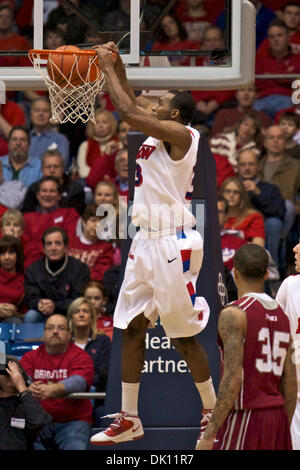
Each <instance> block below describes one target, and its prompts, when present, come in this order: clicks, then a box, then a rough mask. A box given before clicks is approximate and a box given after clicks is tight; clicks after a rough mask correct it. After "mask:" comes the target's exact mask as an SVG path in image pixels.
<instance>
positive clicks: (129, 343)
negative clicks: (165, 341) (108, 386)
mask: <svg viewBox="0 0 300 470" xmlns="http://www.w3.org/2000/svg"><path fill="white" fill-rule="evenodd" d="M148 325H149V320H147V318H146V317H145V316H144V315H143V314H141V315H138V316H137V317H136V318H134V319H133V320H132V321H131V322H130V324H129V325H128V328H127V329H126V330H124V331H123V336H122V411H124V412H125V413H127V414H129V415H133V416H137V415H138V393H139V386H140V376H141V373H142V370H143V366H144V360H145V337H146V330H147V328H148Z"/></svg>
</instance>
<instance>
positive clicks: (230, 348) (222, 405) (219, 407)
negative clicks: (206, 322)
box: [196, 306, 247, 450]
mask: <svg viewBox="0 0 300 470" xmlns="http://www.w3.org/2000/svg"><path fill="white" fill-rule="evenodd" d="M246 328H247V320H246V315H245V313H244V312H243V311H242V310H241V309H239V308H237V307H232V306H230V307H226V308H225V309H224V310H222V312H221V313H220V317H219V322H218V330H219V334H220V336H221V338H222V342H223V347H224V363H223V364H224V372H223V376H222V379H221V382H220V385H219V391H218V396H217V402H216V406H215V409H214V411H213V414H212V417H211V419H210V421H209V423H208V425H207V428H206V431H205V434H204V436H203V438H202V439H201V440H200V443H199V444H198V446H197V447H196V450H210V449H212V447H213V443H214V439H215V437H216V435H217V432H218V431H219V429H220V427H221V426H222V424H223V423H224V421H225V419H226V418H227V416H228V414H229V412H230V411H231V410H232V408H233V407H234V402H235V400H236V398H237V396H238V394H239V392H240V389H241V384H242V370H243V358H244V339H245V336H246Z"/></svg>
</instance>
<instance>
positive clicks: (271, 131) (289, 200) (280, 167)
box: [259, 125, 300, 235]
mask: <svg viewBox="0 0 300 470" xmlns="http://www.w3.org/2000/svg"><path fill="white" fill-rule="evenodd" d="M264 147H265V150H266V155H265V156H264V157H263V158H262V160H261V161H260V175H259V176H260V178H261V179H262V181H268V182H269V183H272V184H275V185H276V186H278V188H279V190H280V193H281V195H282V197H283V198H284V199H285V207H286V212H285V216H284V226H283V231H284V234H285V235H288V233H289V232H290V230H291V228H292V226H293V223H294V220H295V209H296V212H297V213H298V212H299V202H298V196H299V194H300V163H299V162H298V161H297V160H295V158H291V157H288V156H286V154H285V135H284V132H283V130H282V129H281V127H280V126H276V125H273V126H270V127H269V128H268V129H267V131H266V134H265V137H264ZM295 205H296V207H295Z"/></svg>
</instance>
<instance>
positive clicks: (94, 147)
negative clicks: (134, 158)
mask: <svg viewBox="0 0 300 470" xmlns="http://www.w3.org/2000/svg"><path fill="white" fill-rule="evenodd" d="M33 3H34V2H33V0H24V1H20V0H10V1H9V0H0V50H12V49H16V50H27V49H29V48H30V47H31V45H32V41H33ZM72 3H73V4H74V5H75V6H78V7H79V8H80V9H81V10H82V12H83V13H87V14H88V17H89V18H93V20H94V22H95V24H98V26H99V29H102V30H104V31H105V30H116V31H123V30H124V31H126V30H128V29H129V24H130V0H106V1H97V0H89V1H83V0H72ZM252 3H253V4H254V6H255V8H256V10H257V14H256V20H257V24H256V28H257V37H256V49H257V52H256V74H259V75H265V74H282V75H286V74H299V79H300V5H299V3H298V2H288V1H284V0H272V2H271V1H269V0H262V2H259V1H254V0H253V1H252ZM163 5H164V1H162V0H149V1H148V2H147V4H146V7H145V14H144V17H143V22H142V24H143V25H144V26H143V27H144V28H145V30H146V29H147V27H149V26H151V24H152V23H153V21H154V19H155V17H156V16H157V13H158V12H159V11H160V10H161V8H162V7H163ZM224 29H225V12H224V1H223V0H217V1H213V0H177V2H176V3H175V5H174V7H173V10H172V11H170V12H169V13H168V14H167V15H165V16H164V17H163V18H162V21H161V25H160V26H159V28H158V29H157V30H156V31H155V32H154V34H153V37H152V38H151V39H149V41H148V43H147V45H146V46H145V50H151V51H177V52H178V51H179V50H182V49H187V50H195V51H196V50H198V51H199V50H201V49H202V50H205V51H213V50H215V49H222V48H223V47H224ZM91 38H93V39H91ZM89 40H93V41H94V42H97V40H98V41H100V40H101V38H99V37H97V29H95V30H93V29H92V28H90V27H89V26H88V25H87V24H86V23H85V22H84V21H83V20H82V18H81V19H80V18H78V17H77V15H76V14H75V13H74V11H73V10H72V8H70V7H68V6H66V5H64V4H63V3H62V2H59V1H57V2H53V1H51V2H50V1H49V2H47V1H44V47H45V48H51V49H52V48H53V49H54V48H56V47H59V46H61V45H64V44H81V43H84V42H86V41H89ZM168 61H169V63H170V65H172V66H173V65H176V66H177V65H181V66H185V67H187V66H190V65H193V64H192V62H191V57H190V56H184V55H183V56H180V55H179V54H174V56H172V55H168ZM212 63H213V62H212V61H211V57H209V56H207V55H206V56H205V57H199V56H197V57H196V59H195V65H196V66H199V67H201V66H203V65H204V66H209V65H210V64H212ZM16 65H30V64H29V63H28V59H27V58H26V57H25V56H1V55H0V66H16ZM144 65H145V66H147V65H149V63H146V60H145V63H144ZM293 81H294V79H292V78H289V77H287V78H272V77H270V78H268V79H262V78H259V79H257V80H256V81H255V84H253V85H251V86H248V87H246V88H244V89H241V90H236V91H234V90H221V91H203V90H193V91H191V94H192V95H193V97H194V100H195V102H196V108H197V111H196V114H195V118H194V120H193V122H192V125H193V126H194V127H195V128H198V129H199V131H200V132H203V133H204V134H206V136H207V138H208V140H209V143H210V147H211V151H212V155H213V157H214V159H215V162H216V171H217V188H218V211H219V223H220V234H221V244H222V256H223V262H224V266H225V267H226V268H225V269H226V273H227V274H228V273H229V274H228V275H229V278H228V289H230V295H229V298H231V300H234V296H235V295H236V290H235V286H234V283H233V282H232V281H233V280H232V278H230V276H231V274H230V272H231V270H232V267H233V266H232V260H233V257H234V253H235V251H236V250H237V249H238V248H239V247H240V246H242V245H243V244H245V243H247V242H253V243H257V244H259V245H261V246H263V247H265V248H266V249H267V251H268V253H269V259H270V276H269V284H268V289H269V293H270V294H271V295H273V296H275V295H276V291H277V289H278V287H279V285H280V283H281V282H282V280H283V279H284V278H285V277H286V276H287V275H289V274H290V273H292V272H293V259H292V247H293V246H294V244H295V241H296V240H298V238H299V237H300V86H299V84H300V81H299V84H298V85H296V86H298V87H299V98H298V99H296V100H292V95H293V93H294V96H296V95H297V88H295V87H294V88H293V87H292V84H293ZM96 107H97V109H96V114H95V123H92V122H89V123H88V124H87V125H85V124H80V123H76V124H75V125H71V124H63V125H58V124H57V125H52V124H50V117H51V107H50V102H49V99H48V95H47V93H46V92H45V91H23V92H10V91H9V92H7V96H6V103H5V104H2V105H1V107H0V322H5V323H22V322H24V323H34V322H39V323H44V324H45V339H44V344H43V345H41V346H40V347H39V348H38V349H37V350H34V351H31V352H30V353H26V354H25V355H24V356H23V357H22V360H21V365H20V367H21V366H22V367H23V368H24V371H26V373H27V374H28V376H29V378H30V379H31V380H32V381H33V383H32V384H31V385H30V389H31V391H32V395H33V397H35V398H37V399H38V400H42V405H43V408H44V410H45V411H46V412H47V413H48V414H49V415H50V416H51V417H52V421H51V423H50V422H48V421H49V420H48V418H47V416H46V417H45V416H44V418H43V419H44V422H47V423H48V424H47V425H46V428H44V430H43V433H42V434H40V437H39V443H38V444H37V445H36V446H37V448H59V449H68V448H74V446H75V448H77V449H84V448H86V447H87V444H88V443H87V440H86V436H87V435H88V434H89V432H90V428H91V426H92V425H93V423H95V414H94V415H93V409H92V405H91V401H90V400H88V399H82V400H71V399H68V398H66V397H65V395H66V394H67V393H71V392H72V391H78V392H83V391H87V390H89V389H90V387H91V386H93V387H94V390H96V391H101V392H105V390H106V383H107V374H108V367H109V359H110V350H111V341H112V339H113V313H114V307H115V303H116V298H117V294H118V289H119V283H120V280H119V272H120V266H121V262H122V256H121V253H122V251H121V248H122V240H121V239H120V238H122V237H120V233H121V231H122V230H123V227H122V223H121V221H120V220H121V218H119V215H120V213H121V212H122V211H124V207H125V208H126V201H128V195H129V189H128V148H127V134H128V132H129V131H130V130H131V129H130V127H129V125H128V124H127V123H126V122H124V121H121V120H120V118H119V116H118V114H117V113H116V112H115V110H114V108H113V106H112V103H111V101H110V99H109V96H108V95H107V94H106V93H101V94H99V96H98V97H97V100H96ZM121 197H122V198H121ZM100 204H110V206H112V207H113V208H114V210H115V213H116V215H117V217H116V220H114V222H112V221H111V220H110V219H106V218H105V216H106V215H107V212H105V211H104V212H103V213H101V214H100V213H99V212H98V211H97V208H98V206H99V205H100ZM102 221H103V223H102ZM99 222H100V223H101V224H100V226H101V238H100V237H99ZM53 355H54V356H53ZM53 357H55V358H56V360H55V361H53V360H52V359H51V358H53ZM58 358H60V360H61V364H62V365H61V364H59V362H57V361H58ZM12 367H14V366H12ZM61 370H64V371H65V375H62V376H61V377H60V376H56V375H55V374H57V373H58V372H57V371H61ZM47 371H48V372H49V374H50V376H51V380H52V381H51V380H50V381H49V377H48V376H47V374H46V372H47ZM51 374H52V375H51ZM97 408H99V409H102V408H103V401H101V400H100V401H98V400H96V402H94V413H95V410H96V409H97ZM74 436H76V439H75V437H74ZM70 446H73V447H70ZM0 448H1V446H0Z"/></svg>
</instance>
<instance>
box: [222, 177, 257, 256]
mask: <svg viewBox="0 0 300 470" xmlns="http://www.w3.org/2000/svg"><path fill="white" fill-rule="evenodd" d="M219 194H220V196H223V197H224V198H225V199H227V201H228V206H229V208H228V215H227V218H226V222H225V224H224V228H225V229H234V230H236V231H238V232H239V233H238V235H240V236H241V237H242V238H244V239H245V240H246V241H247V242H251V243H256V244H257V245H260V246H263V247H264V245H265V228H264V219H263V216H262V215H261V214H260V213H259V212H257V211H256V210H254V209H253V208H252V207H251V204H250V200H249V197H248V194H247V191H246V189H245V188H244V185H243V183H242V182H241V181H240V179H239V178H227V180H225V181H224V183H223V184H222V186H221V188H220V191H219Z"/></svg>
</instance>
